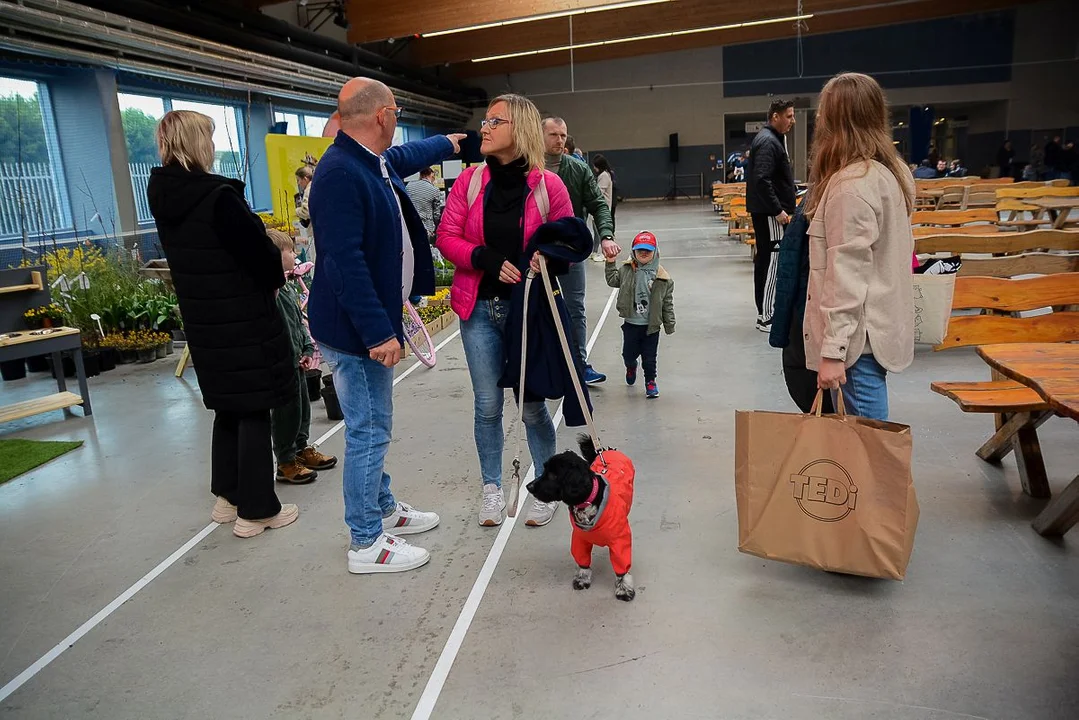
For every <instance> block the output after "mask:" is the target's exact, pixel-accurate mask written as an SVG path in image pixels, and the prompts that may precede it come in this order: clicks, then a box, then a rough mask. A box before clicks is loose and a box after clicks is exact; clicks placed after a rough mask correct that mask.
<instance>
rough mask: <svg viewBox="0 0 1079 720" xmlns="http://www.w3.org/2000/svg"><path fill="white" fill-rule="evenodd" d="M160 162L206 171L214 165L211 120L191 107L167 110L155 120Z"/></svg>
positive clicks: (212, 124) (212, 125) (186, 168)
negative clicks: (163, 115)
mask: <svg viewBox="0 0 1079 720" xmlns="http://www.w3.org/2000/svg"><path fill="white" fill-rule="evenodd" d="M157 151H158V153H160V155H161V164H162V165H168V164H170V163H174V162H175V163H179V164H180V165H182V166H183V168H184V169H185V170H195V169H198V170H202V171H204V172H210V170H212V169H213V166H214V121H213V120H211V119H210V118H209V117H207V116H206V115H203V114H202V113H198V112H195V111H194V110H170V111H169V112H167V113H165V117H163V118H161V122H159V123H158V124H157Z"/></svg>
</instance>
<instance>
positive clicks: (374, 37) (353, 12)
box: [347, 0, 627, 43]
mask: <svg viewBox="0 0 1079 720" xmlns="http://www.w3.org/2000/svg"><path fill="white" fill-rule="evenodd" d="M626 1H627V0H470V2H468V3H467V4H466V5H460V4H458V3H451V2H431V0H375V1H373V0H348V3H347V12H348V20H349V23H350V24H351V25H352V27H351V28H350V29H349V31H348V41H349V42H350V43H367V42H378V41H381V40H386V39H388V38H399V37H407V36H410V35H418V34H421V33H429V32H438V31H441V30H453V29H454V28H459V27H466V26H472V25H485V24H487V23H492V22H504V21H506V20H515V19H517V18H523V17H531V16H533V15H544V14H547V13H555V12H566V11H572V10H584V9H587V8H594V7H602V6H604V5H616V4H620V3H623V2H626ZM611 12H618V11H617V10H614V11H611Z"/></svg>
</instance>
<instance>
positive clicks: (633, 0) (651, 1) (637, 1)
mask: <svg viewBox="0 0 1079 720" xmlns="http://www.w3.org/2000/svg"><path fill="white" fill-rule="evenodd" d="M670 1H671V0H629V2H620V3H614V4H613V5H599V6H597V7H590V8H581V9H578V10H562V11H560V12H552V13H543V14H542V15H529V16H527V17H522V18H514V19H512V20H502V21H499V22H490V23H484V24H482V25H469V26H468V27H461V28H453V29H452V30H439V31H437V32H429V33H420V37H425V38H430V37H439V36H441V35H453V34H455V33H463V32H471V31H473V30H487V29H488V28H496V27H503V26H504V25H517V24H519V23H526V22H535V21H537V20H552V19H554V18H561V17H570V16H572V15H587V14H589V13H598V12H606V11H608V10H623V9H625V8H631V7H638V6H640V5H658V4H659V3H665V2H670Z"/></svg>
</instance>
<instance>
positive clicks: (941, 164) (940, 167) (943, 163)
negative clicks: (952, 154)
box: [937, 160, 948, 178]
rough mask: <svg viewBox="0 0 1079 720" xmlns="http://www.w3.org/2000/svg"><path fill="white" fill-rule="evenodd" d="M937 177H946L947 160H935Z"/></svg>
mask: <svg viewBox="0 0 1079 720" xmlns="http://www.w3.org/2000/svg"><path fill="white" fill-rule="evenodd" d="M937 177H939V178H942V177H948V161H947V160H937Z"/></svg>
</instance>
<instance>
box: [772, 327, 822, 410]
mask: <svg viewBox="0 0 1079 720" xmlns="http://www.w3.org/2000/svg"><path fill="white" fill-rule="evenodd" d="M788 339H789V341H790V342H789V343H788V344H787V347H785V348H783V380H784V382H786V383H787V392H788V393H790V396H791V400H793V401H794V404H795V405H797V406H798V409H799V410H801V411H802V412H804V413H807V412H809V411H810V409H812V407H813V399H814V398H816V397H817V373H816V372H814V371H813V370H810V369H809V368H807V367H806V346H805V339H804V338H803V337H802V323H801V321H800V320H799V321H798V322H792V323H791V329H790V335H789V336H788ZM821 403H822V404H823V407H822V408H821V412H823V413H828V414H831V413H834V412H835V409H834V408H833V406H832V393H830V392H826V393H823V394H822V399H821Z"/></svg>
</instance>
